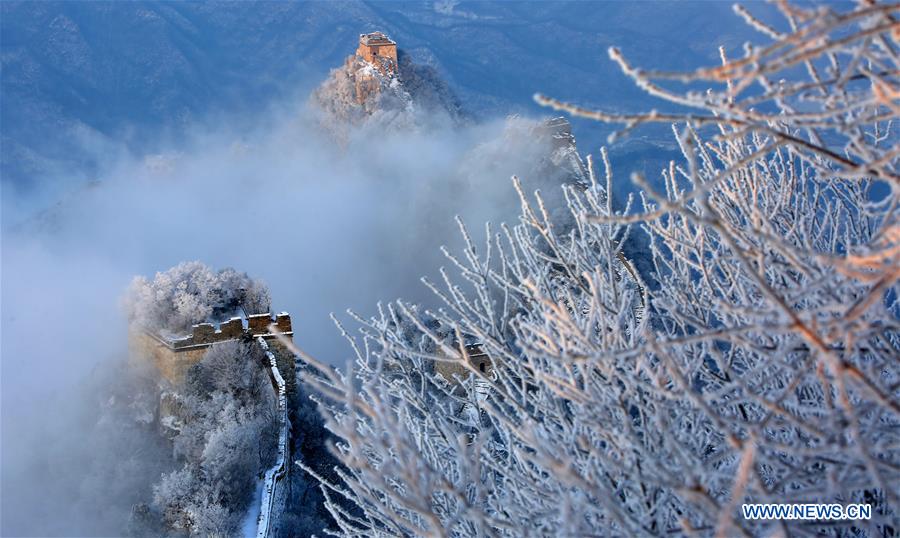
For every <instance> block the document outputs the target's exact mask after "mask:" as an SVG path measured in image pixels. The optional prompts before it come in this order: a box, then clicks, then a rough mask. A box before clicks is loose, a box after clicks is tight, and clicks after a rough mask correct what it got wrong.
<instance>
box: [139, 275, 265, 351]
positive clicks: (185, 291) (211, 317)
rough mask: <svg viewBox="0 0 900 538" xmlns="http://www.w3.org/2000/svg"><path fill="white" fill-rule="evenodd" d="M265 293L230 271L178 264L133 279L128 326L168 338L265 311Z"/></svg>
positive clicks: (261, 286) (261, 285) (259, 284)
mask: <svg viewBox="0 0 900 538" xmlns="http://www.w3.org/2000/svg"><path fill="white" fill-rule="evenodd" d="M270 303H271V300H270V298H269V289H268V288H267V287H266V285H265V284H264V283H263V282H262V281H259V280H254V279H252V278H250V277H249V276H247V274H246V273H239V272H237V271H235V270H234V269H222V270H220V271H214V270H212V269H210V268H209V267H207V266H206V265H204V264H203V263H201V262H183V263H180V264H178V265H176V266H175V267H173V268H171V269H169V270H168V271H165V272H159V273H156V276H155V277H154V278H153V280H152V281H151V280H148V279H146V278H144V277H136V278H135V279H134V281H133V282H132V283H131V288H130V289H129V291H128V297H127V300H126V305H127V308H128V314H129V318H130V320H131V322H133V323H137V324H138V325H140V326H143V327H146V328H148V329H152V330H157V331H162V332H166V333H170V334H173V335H181V334H184V333H186V332H189V331H190V329H191V325H193V324H195V323H202V322H205V321H212V322H218V321H222V320H225V319H228V318H229V317H230V316H232V315H235V313H236V312H238V311H239V309H243V311H244V312H245V313H246V314H260V313H265V312H269V311H270V310H271V306H270Z"/></svg>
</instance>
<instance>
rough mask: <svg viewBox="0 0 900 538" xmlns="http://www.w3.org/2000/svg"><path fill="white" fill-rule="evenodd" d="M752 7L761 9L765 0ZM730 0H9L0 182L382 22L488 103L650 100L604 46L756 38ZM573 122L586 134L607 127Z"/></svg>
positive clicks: (654, 53) (257, 80) (209, 103)
mask: <svg viewBox="0 0 900 538" xmlns="http://www.w3.org/2000/svg"><path fill="white" fill-rule="evenodd" d="M764 9H765V8H763V7H761V8H760V9H758V10H757V11H761V10H762V11H764ZM720 20H728V21H736V19H735V16H734V15H733V14H732V13H730V6H729V5H728V3H710V2H678V3H675V2H672V3H662V4H659V3H653V4H650V3H643V2H636V3H633V2H628V3H625V2H601V3H594V2H589V3H588V2H572V3H553V4H539V3H533V2H528V3H515V2H503V3H495V4H486V3H474V2H473V3H469V2H452V1H451V2H434V3H432V2H402V3H398V2H372V3H369V2H359V1H351V2H340V3H338V2H328V3H324V2H302V3H272V2H241V3H230V2H229V3H216V2H204V3H155V2H126V3H113V2H16V1H10V2H3V3H2V5H0V30H2V31H0V47H2V55H0V76H2V90H3V91H2V93H3V98H2V99H0V119H2V126H3V128H2V132H0V136H2V149H0V164H2V177H3V187H4V189H15V190H23V189H24V190H26V191H33V190H35V189H36V188H46V187H47V185H46V184H47V183H48V182H49V181H50V180H49V179H48V177H47V176H51V175H63V176H65V177H64V178H62V179H60V180H59V181H60V182H67V183H72V182H81V181H84V180H90V179H93V178H95V177H97V176H98V175H100V172H101V171H102V168H103V167H104V165H105V159H108V158H109V156H115V155H119V154H130V153H138V154H143V153H150V152H153V151H155V149H156V146H157V145H158V144H159V142H160V140H171V139H178V138H179V137H183V136H184V134H185V132H186V130H187V129H189V128H190V127H191V126H192V125H196V124H197V123H200V124H202V123H203V122H205V121H208V120H209V119H210V118H216V117H221V116H222V115H223V114H227V115H228V116H229V118H230V121H232V122H238V121H241V120H242V119H243V120H247V119H248V118H253V117H254V115H256V114H258V113H259V112H260V111H261V110H262V109H264V108H266V107H267V106H269V104H270V103H272V102H273V101H278V100H282V99H293V98H295V96H296V95H298V94H299V95H300V96H304V95H306V94H307V93H308V91H309V89H310V88H311V86H312V85H313V84H317V83H318V81H321V80H322V79H323V78H324V76H325V75H326V74H327V73H328V71H329V69H331V68H332V67H334V66H335V65H339V64H340V62H341V61H342V60H343V59H344V58H345V57H346V56H347V55H348V54H349V53H351V52H352V50H353V47H354V46H355V42H356V39H357V37H358V35H359V33H360V32H364V31H372V30H375V29H381V30H384V31H385V32H386V33H388V34H389V35H390V36H391V37H392V38H393V39H395V40H396V41H397V42H398V43H401V44H402V45H403V48H404V50H405V51H406V52H407V53H408V55H409V57H410V58H411V59H414V61H415V64H416V65H419V66H427V67H428V68H430V69H434V70H435V71H436V72H438V73H440V74H441V76H442V77H443V78H444V79H445V80H446V81H447V83H448V84H449V85H450V86H451V87H452V88H454V90H455V91H456V92H457V93H458V95H459V98H460V101H461V102H462V103H464V105H465V107H466V109H467V110H469V111H471V112H472V113H475V114H478V115H479V116H481V117H492V116H493V117H497V116H500V117H502V116H505V115H507V114H509V113H534V112H537V111H539V108H538V107H537V106H536V105H534V104H533V103H532V102H531V96H532V94H533V93H534V92H536V91H542V92H544V93H547V94H549V95H554V96H557V97H560V98H565V99H570V100H577V101H579V102H581V103H583V104H586V105H592V104H598V103H603V104H604V105H606V106H608V105H609V104H610V103H616V106H617V107H619V108H622V109H625V108H634V107H636V106H638V105H640V104H641V103H646V102H647V100H646V98H645V97H644V96H643V94H642V93H641V92H639V91H637V90H635V89H634V88H633V86H632V85H631V83H630V82H629V81H628V79H627V78H626V77H624V76H623V75H622V74H621V73H620V72H619V71H618V68H617V67H616V66H615V65H613V64H612V62H610V61H609V60H608V59H607V58H606V54H605V49H606V48H607V47H608V46H610V45H613V44H617V45H619V46H621V47H622V48H623V50H624V52H625V53H626V54H628V55H629V57H630V58H633V59H634V61H635V62H636V63H638V64H642V65H647V66H651V67H652V66H660V65H667V66H669V67H672V68H681V67H687V66H692V65H696V64H697V63H698V61H706V62H708V61H710V60H713V61H714V60H715V58H714V51H715V45H718V44H723V45H725V46H726V48H728V49H729V50H735V49H737V48H739V46H740V44H741V43H742V42H743V41H745V40H748V39H756V36H755V35H754V34H753V33H752V32H751V31H749V30H745V29H743V27H742V25H740V24H730V25H728V32H726V31H725V29H724V28H722V27H721V25H719V24H713V22H714V21H720ZM583 125H584V124H583V123H581V122H575V123H574V127H575V130H576V132H578V133H579V136H580V137H581V139H582V140H583V141H584V142H587V145H585V146H584V147H585V148H591V150H592V151H593V148H595V147H596V145H597V144H598V143H600V142H601V141H602V139H603V136H605V134H604V131H603V130H602V129H600V130H599V131H598V130H597V126H595V125H591V130H590V131H585V132H582V131H584V129H582V126H583Z"/></svg>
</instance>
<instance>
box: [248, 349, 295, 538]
mask: <svg viewBox="0 0 900 538" xmlns="http://www.w3.org/2000/svg"><path fill="white" fill-rule="evenodd" d="M256 341H257V343H259V345H260V347H262V349H263V351H265V352H266V357H268V359H269V373H270V375H271V376H272V381H273V383H274V386H275V387H277V388H278V426H279V427H278V457H277V458H276V460H275V464H274V465H273V466H272V467H271V468H270V469H269V470H267V471H266V476H265V480H264V481H263V492H262V503H261V504H260V509H259V519H258V520H257V522H258V524H257V527H256V537H257V538H267V537H268V536H269V533H270V531H271V530H272V528H273V514H275V511H274V506H275V501H276V498H277V496H278V493H279V491H278V489H279V485H280V483H281V480H282V478H284V476H285V474H286V472H287V469H286V467H285V464H286V461H287V449H288V446H287V444H288V433H289V427H290V425H289V423H288V419H287V387H286V386H285V383H284V378H283V377H281V372H280V371H279V370H278V364H277V363H276V361H275V355H273V354H272V352H271V351H269V345H268V344H267V343H266V341H265V339H264V338H263V337H262V336H259V337H257V338H256Z"/></svg>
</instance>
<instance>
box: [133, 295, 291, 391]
mask: <svg viewBox="0 0 900 538" xmlns="http://www.w3.org/2000/svg"><path fill="white" fill-rule="evenodd" d="M273 323H274V324H275V327H276V328H275V330H274V332H270V330H269V326H270V325H272V324H273ZM278 334H282V335H284V336H286V337H288V338H292V337H293V334H294V332H293V327H292V325H291V316H290V314H288V313H287V312H282V313H280V314H278V315H276V316H272V314H271V313H265V314H253V315H251V316H247V327H246V328H245V327H244V321H243V319H241V318H231V319H229V320H228V321H224V322H222V323H220V324H219V327H218V329H217V328H216V327H215V325H213V324H211V323H198V324H197V325H194V326H193V327H192V328H191V334H188V335H185V336H183V337H180V338H166V337H164V336H162V335H160V334H157V333H155V332H153V331H150V330H148V329H145V328H143V327H133V328H132V330H131V336H130V341H131V347H132V349H133V350H134V351H136V352H137V353H138V354H139V355H142V356H146V357H149V358H151V359H152V360H153V362H154V363H155V364H156V367H157V369H158V370H159V372H160V373H161V374H162V376H163V377H164V378H166V379H167V380H169V381H170V382H172V383H180V382H181V381H182V380H183V379H184V376H185V374H186V373H187V371H188V369H190V367H191V366H193V365H195V364H197V363H198V362H200V361H201V360H203V356H204V355H205V354H206V351H207V349H209V347H210V346H213V345H215V344H218V343H220V342H228V341H231V340H239V339H241V338H245V337H252V338H257V337H261V338H263V339H264V340H275V338H276V336H277V335H278ZM291 385H292V384H291Z"/></svg>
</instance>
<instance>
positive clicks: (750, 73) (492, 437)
mask: <svg viewBox="0 0 900 538" xmlns="http://www.w3.org/2000/svg"><path fill="white" fill-rule="evenodd" d="M778 7H779V9H780V11H781V13H782V14H783V15H784V16H785V19H786V21H787V22H786V29H785V30H784V31H781V30H778V29H776V28H774V27H773V26H770V25H768V24H766V23H764V22H762V21H760V20H758V19H756V18H754V17H753V15H751V14H750V13H749V12H747V11H746V10H744V9H743V8H736V10H737V12H738V14H739V15H741V16H742V17H743V18H744V19H745V20H746V21H747V22H748V23H749V24H751V25H752V26H753V27H754V28H756V29H758V30H760V31H761V32H763V33H764V34H765V35H767V36H769V37H770V38H771V39H772V44H771V45H769V46H767V47H762V48H755V47H750V46H747V47H746V50H745V54H744V56H743V57H742V58H740V59H735V60H731V59H728V58H726V57H725V54H724V52H723V54H722V65H720V66H716V67H711V68H705V69H699V70H697V71H694V72H691V73H668V72H662V71H645V70H641V69H637V68H634V67H632V66H631V65H630V64H629V63H628V62H627V61H626V60H625V59H624V56H623V55H622V54H621V53H620V52H619V51H617V50H615V49H613V50H611V51H610V55H611V57H612V58H613V59H614V60H615V61H617V62H618V63H619V64H620V66H621V67H622V69H623V70H624V72H625V73H626V74H628V75H629V76H631V77H632V78H633V79H634V80H635V82H636V83H637V84H638V85H639V86H640V87H641V88H643V89H644V90H646V91H648V92H649V93H650V94H652V95H655V96H657V97H660V98H662V99H664V100H665V101H668V102H670V103H674V104H677V105H681V106H685V107H690V108H692V109H695V110H696V112H695V113H689V114H683V113H678V114H675V113H672V114H669V113H662V112H657V111H652V112H649V113H643V114H634V115H620V114H608V113H605V112H601V111H593V110H585V109H582V108H579V107H577V106H575V105H571V104H567V103H562V102H558V101H555V100H553V99H550V98H547V97H543V96H538V97H537V100H538V101H539V102H541V103H543V104H546V105H549V106H552V107H554V108H556V109H559V110H565V111H568V112H570V113H572V114H575V115H579V116H584V117H589V118H594V119H597V120H600V121H605V122H615V123H621V124H623V125H624V128H625V130H626V131H627V130H630V129H633V128H636V127H638V126H640V125H641V124H644V123H648V122H669V123H673V124H675V127H674V130H675V134H676V136H677V139H678V142H679V144H680V146H681V149H682V152H683V154H684V161H683V162H681V163H675V162H672V163H670V164H669V166H668V167H667V168H666V169H665V170H663V172H662V177H663V180H664V185H665V192H656V191H655V190H654V189H653V188H651V187H650V185H649V183H648V182H647V181H645V180H644V179H643V178H642V177H640V176H633V179H634V180H635V181H636V182H637V184H638V185H639V186H640V187H641V189H642V191H641V194H640V197H639V200H637V201H635V200H629V203H628V204H627V206H626V207H625V208H621V209H616V208H614V207H613V206H612V204H611V201H610V196H608V193H609V191H610V189H611V185H612V179H611V174H612V172H611V170H610V167H609V163H608V160H607V156H606V153H605V152H603V153H602V157H603V169H604V172H605V174H604V175H605V186H604V185H601V181H600V180H598V173H597V172H596V171H595V170H594V167H593V163H591V167H590V180H591V185H590V186H589V187H588V188H586V189H583V190H582V189H578V188H574V187H568V188H566V191H565V194H566V201H567V208H568V210H569V211H570V212H571V214H572V216H573V220H574V222H575V225H574V227H573V228H572V229H571V230H567V231H565V232H561V231H559V230H558V229H557V228H555V227H554V226H553V224H552V219H551V218H550V217H549V214H550V210H549V209H548V208H547V207H545V205H544V203H543V201H542V199H541V197H540V195H539V194H536V196H535V197H534V198H530V197H529V196H528V195H526V194H525V193H524V192H522V191H521V189H520V190H519V194H520V198H521V201H522V215H521V220H520V222H519V223H518V224H517V225H516V226H514V227H511V228H510V227H506V226H502V227H501V230H500V233H497V234H494V233H493V231H492V230H491V227H490V226H487V228H486V235H487V239H486V241H485V243H484V245H483V247H478V248H476V245H475V243H474V241H473V240H472V239H471V238H470V237H469V234H468V232H467V230H466V229H465V227H463V226H462V225H461V229H462V232H463V235H464V237H465V240H466V245H467V247H466V249H465V250H464V251H463V253H462V255H461V256H455V255H452V254H450V253H447V255H448V259H449V260H450V261H451V263H452V265H453V267H454V268H455V270H456V272H457V273H458V275H459V276H460V277H462V278H461V279H459V278H458V277H453V276H451V274H450V272H449V271H444V272H443V273H442V274H443V277H444V282H443V284H442V285H439V284H437V283H432V282H427V281H426V284H427V285H428V286H430V287H431V288H432V289H433V290H434V292H435V293H436V294H437V295H438V296H439V297H440V299H441V301H442V303H443V307H442V308H441V309H438V310H437V311H434V312H423V311H421V310H420V309H418V308H417V307H416V306H414V305H410V304H406V303H403V302H398V303H395V304H391V305H389V306H386V307H383V308H381V309H380V314H379V315H378V316H376V317H374V318H372V319H367V320H365V319H360V318H357V321H358V323H359V324H360V334H359V335H356V336H353V335H350V334H349V333H347V332H346V331H345V334H346V335H347V337H348V339H349V340H350V342H351V344H352V345H353V349H354V350H355V352H356V358H355V362H354V364H353V365H351V367H350V368H349V369H348V371H346V372H341V371H339V370H334V369H332V368H330V367H327V366H325V365H323V364H321V363H319V362H317V361H316V360H315V359H314V358H312V357H309V356H307V355H305V354H303V353H302V352H300V351H299V350H298V351H297V352H298V353H299V354H301V355H302V356H303V357H304V358H305V359H306V360H307V361H308V362H309V363H310V364H311V365H313V366H314V367H315V368H316V369H317V371H318V375H315V376H311V377H309V380H310V382H311V383H313V384H314V385H315V386H316V388H317V389H318V391H319V392H320V397H319V399H320V404H321V405H320V409H321V411H322V412H323V414H324V415H325V416H326V419H327V421H328V426H329V428H330V429H331V430H332V431H333V432H334V433H335V434H336V435H337V436H338V437H339V438H340V439H341V442H339V443H338V444H337V445H336V447H335V453H336V454H337V456H338V458H339V459H340V461H341V463H342V464H343V465H344V468H343V469H341V470H340V471H339V475H340V478H341V480H340V481H339V482H338V483H334V482H330V481H326V480H324V479H323V480H322V487H323V490H324V491H325V493H326V495H327V496H328V499H329V500H328V503H327V506H328V508H329V510H330V511H331V513H332V515H333V516H334V518H335V519H336V521H337V522H338V525H339V528H340V532H341V534H343V535H348V536H362V535H365V536H373V535H374V536H382V535H383V536H388V535H390V536H394V535H404V536H407V535H419V536H450V535H452V536H494V535H504V536H521V535H554V536H586V535H590V536H595V535H598V534H599V535H616V536H620V535H627V536H641V535H647V534H652V535H664V534H672V533H674V534H691V533H696V534H702V535H718V536H733V535H756V534H762V533H766V534H769V533H772V532H774V533H777V534H786V533H790V534H799V535H807V534H809V535H812V534H815V535H819V534H820V533H826V534H833V535H851V534H852V535H860V534H868V535H872V536H875V535H882V534H888V533H890V532H895V531H896V528H897V525H898V524H900V518H898V497H900V454H898V451H900V405H898V403H897V402H898V392H900V363H898V356H900V333H898V328H900V327H898V325H900V323H898V319H900V306H898V301H900V288H898V278H900V222H898V210H897V204H898V201H900V174H898V170H897V165H898V161H900V144H898V137H897V135H896V134H895V133H894V131H893V129H894V125H893V122H894V121H895V120H896V119H897V117H898V112H900V81H898V72H900V62H898V52H897V47H898V46H900V25H898V23H897V22H896V18H897V16H898V15H900V6H898V5H897V4H875V3H872V2H860V3H859V4H858V5H857V6H856V7H855V8H854V9H853V10H851V11H847V12H835V11H834V10H833V9H832V7H831V6H819V7H815V8H814V9H801V8H798V7H794V6H790V5H787V4H786V3H779V4H778ZM707 87H709V89H707V90H705V91H698V90H697V88H703V89H705V88H707ZM678 88H681V90H679V89H678ZM620 134H621V133H620ZM517 185H518V183H517ZM635 226H640V227H641V229H643V230H644V231H645V232H646V233H647V234H648V235H649V237H650V252H649V255H650V257H651V261H652V264H653V266H654V267H655V271H654V272H653V274H652V275H649V276H648V278H647V279H646V280H648V282H645V279H644V278H642V276H641V275H640V274H639V273H638V272H637V271H635V270H634V268H633V266H632V264H631V263H630V262H629V260H628V258H627V256H626V255H625V254H624V253H623V252H622V250H621V245H623V244H624V243H625V241H626V239H627V237H628V234H629V233H630V232H631V231H632V227H635ZM651 279H652V282H649V280H651ZM469 342H477V343H478V346H479V349H480V350H481V351H483V352H485V353H486V354H487V356H488V357H489V359H490V363H491V368H490V369H489V370H487V371H484V372H482V371H481V369H480V368H476V367H474V363H473V362H472V361H471V360H470V357H469V353H470V352H471V350H472V348H471V347H467V346H466V345H465V344H466V343H469ZM441 361H444V362H447V361H449V362H451V363H454V364H456V365H457V366H458V367H459V368H460V369H461V371H465V372H467V373H468V374H467V376H466V377H465V378H463V377H459V376H455V379H453V380H446V379H444V377H442V376H441V375H438V374H437V373H435V370H434V368H433V366H434V364H436V363H438V362H441ZM310 472H311V470H310ZM751 502H752V503H800V502H818V503H842V504H844V503H850V502H860V503H868V504H871V505H872V506H873V514H872V519H870V520H867V521H832V522H827V523H824V522H818V523H817V522H789V521H782V522H763V521H752V520H746V519H744V518H743V517H742V515H741V512H740V505H741V504H742V503H751ZM891 529H893V530H891Z"/></svg>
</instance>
